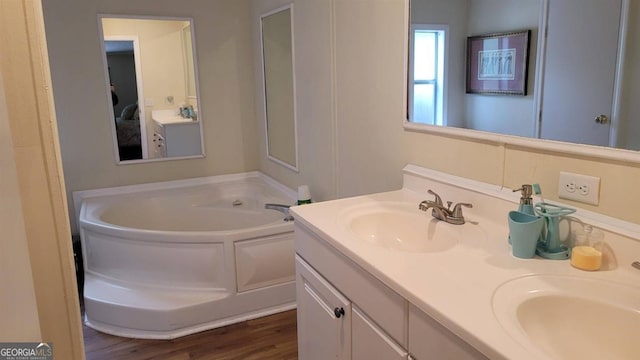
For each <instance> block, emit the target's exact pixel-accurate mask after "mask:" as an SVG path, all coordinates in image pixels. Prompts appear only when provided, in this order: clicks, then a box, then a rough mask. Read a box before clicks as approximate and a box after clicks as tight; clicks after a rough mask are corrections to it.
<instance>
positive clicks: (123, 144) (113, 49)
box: [104, 40, 143, 161]
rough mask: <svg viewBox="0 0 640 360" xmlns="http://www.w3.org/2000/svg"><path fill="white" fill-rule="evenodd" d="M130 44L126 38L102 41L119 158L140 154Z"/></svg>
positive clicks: (131, 45) (136, 157) (128, 157)
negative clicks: (107, 70)
mask: <svg viewBox="0 0 640 360" xmlns="http://www.w3.org/2000/svg"><path fill="white" fill-rule="evenodd" d="M133 44H134V42H133V41H129V40H105V42H104V47H105V52H106V56H107V65H108V67H109V85H110V90H111V102H112V104H113V116H114V121H115V127H116V134H117V139H118V154H119V155H120V161H124V160H137V159H142V158H143V156H142V143H141V134H140V111H139V109H138V89H137V88H138V86H137V81H136V66H135V56H134V52H133Z"/></svg>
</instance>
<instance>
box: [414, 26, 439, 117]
mask: <svg viewBox="0 0 640 360" xmlns="http://www.w3.org/2000/svg"><path fill="white" fill-rule="evenodd" d="M446 32H447V29H446V28H445V27H443V26H432V25H413V26H412V28H411V54H413V56H412V57H411V58H410V59H409V61H410V63H409V121H413V122H416V123H422V124H431V125H446V124H445V116H444V108H445V107H444V102H445V97H444V91H445V87H446V84H445V68H444V67H445V53H446V36H447V34H446Z"/></svg>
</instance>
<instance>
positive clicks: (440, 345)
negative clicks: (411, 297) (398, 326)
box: [409, 305, 487, 360]
mask: <svg viewBox="0 0 640 360" xmlns="http://www.w3.org/2000/svg"><path fill="white" fill-rule="evenodd" d="M409 353H410V354H411V355H412V356H413V357H414V359H415V360H428V359H465V360H467V359H469V360H487V357H485V356H484V355H482V354H481V353H480V352H479V351H478V350H476V349H474V348H473V347H472V346H471V345H469V344H467V343H466V342H465V341H464V340H462V339H460V338H459V337H458V336H456V335H455V334H454V333H452V332H451V331H449V330H448V329H447V328H445V327H444V326H442V325H441V324H440V323H438V322H437V321H435V320H434V319H432V318H431V317H430V316H428V315H427V314H425V313H424V312H422V311H421V310H420V309H418V308H417V307H415V306H414V305H409Z"/></svg>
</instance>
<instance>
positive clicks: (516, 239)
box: [509, 211, 544, 259]
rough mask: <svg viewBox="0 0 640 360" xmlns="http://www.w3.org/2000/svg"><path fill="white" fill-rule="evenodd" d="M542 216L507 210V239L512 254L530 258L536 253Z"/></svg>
mask: <svg viewBox="0 0 640 360" xmlns="http://www.w3.org/2000/svg"><path fill="white" fill-rule="evenodd" d="M543 227H544V218H542V217H538V216H535V215H529V214H525V213H523V212H520V211H510V212H509V239H510V240H511V252H512V253H513V256H515V257H518V258H522V259H530V258H532V257H533V256H534V255H535V254H536V246H537V244H538V239H539V238H540V235H541V234H542V228H543Z"/></svg>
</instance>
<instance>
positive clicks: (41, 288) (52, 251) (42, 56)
mask: <svg viewBox="0 0 640 360" xmlns="http://www.w3.org/2000/svg"><path fill="white" fill-rule="evenodd" d="M0 78H2V83H1V85H0V87H1V88H2V89H3V91H4V94H3V95H0V103H2V107H1V108H2V110H1V113H0V143H1V146H0V152H1V153H2V154H1V155H0V167H1V169H0V179H2V180H1V181H0V182H1V183H2V184H1V185H0V188H1V190H0V192H2V194H0V198H1V199H2V201H1V202H2V205H1V207H0V208H1V210H0V224H1V227H0V228H1V229H2V235H1V236H0V244H1V246H2V250H1V251H0V257H1V258H2V259H1V261H0V264H1V265H0V267H2V271H0V277H1V278H3V280H2V286H3V289H2V291H1V292H0V293H1V295H0V298H1V299H2V300H1V302H2V305H1V306H0V312H2V316H1V318H2V322H1V323H0V329H1V330H0V334H2V335H0V340H1V341H8V340H19V341H43V342H53V343H54V354H55V357H56V359H70V360H72V359H83V358H84V351H83V344H82V330H81V326H80V306H79V301H78V292H77V288H76V282H75V276H74V274H75V271H74V264H73V254H72V251H71V241H70V238H71V233H70V231H69V225H68V224H69V218H68V217H67V209H66V202H65V196H64V192H65V190H64V183H63V176H62V172H61V171H62V164H61V162H60V149H59V147H58V142H57V139H58V136H57V128H56V119H55V115H54V112H53V111H54V109H53V97H52V94H51V78H50V76H49V63H48V57H47V48H46V44H45V36H44V27H43V20H42V8H41V4H40V2H39V1H38V0H3V1H1V2H0ZM5 102H6V107H5V106H4V105H5ZM7 130H8V131H7ZM5 185H6V186H7V187H6V188H5ZM5 192H8V193H5ZM6 207H10V208H9V209H7V208H6ZM25 250H27V253H28V254H27V253H25ZM6 256H8V258H7V257H6ZM29 265H30V267H31V271H30V272H29V270H28V269H27V267H28V266H29ZM7 267H10V268H7ZM7 276H9V279H6V277H7ZM5 279H6V280H5ZM18 295H23V296H22V297H20V298H16V296H18ZM34 295H35V299H34ZM34 300H35V306H36V308H34ZM5 302H6V303H5ZM6 312H10V314H6ZM21 315H22V316H21ZM16 316H21V318H16ZM34 317H36V318H37V319H34ZM16 321H19V322H21V323H20V324H15V322H16ZM13 325H17V326H16V328H15V329H14V328H13V327H12V326H13ZM5 334H7V336H5Z"/></svg>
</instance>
